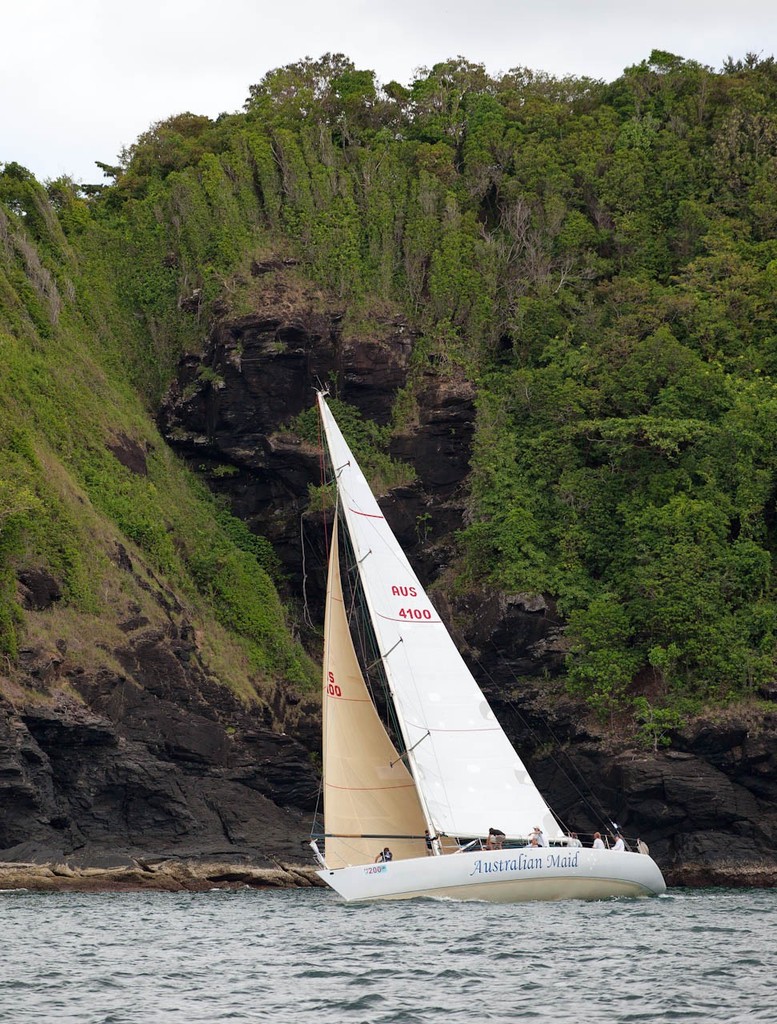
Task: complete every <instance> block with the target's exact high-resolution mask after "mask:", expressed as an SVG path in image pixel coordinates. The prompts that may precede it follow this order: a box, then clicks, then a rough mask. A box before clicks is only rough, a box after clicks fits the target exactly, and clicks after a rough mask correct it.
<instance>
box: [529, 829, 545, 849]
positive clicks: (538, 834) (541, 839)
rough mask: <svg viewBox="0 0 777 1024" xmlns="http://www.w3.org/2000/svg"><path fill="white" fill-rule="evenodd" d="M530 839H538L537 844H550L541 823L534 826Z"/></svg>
mask: <svg viewBox="0 0 777 1024" xmlns="http://www.w3.org/2000/svg"><path fill="white" fill-rule="evenodd" d="M529 839H536V840H537V846H547V845H548V840H547V838H546V836H545V833H544V832H543V831H542V829H541V828H540V827H539V825H535V826H534V828H533V829H532V833H531V835H530V836H529Z"/></svg>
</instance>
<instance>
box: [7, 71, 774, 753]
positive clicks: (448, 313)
mask: <svg viewBox="0 0 777 1024" xmlns="http://www.w3.org/2000/svg"><path fill="white" fill-rule="evenodd" d="M103 169H104V170H105V171H106V173H107V174H108V176H109V178H110V183H109V184H107V185H106V186H104V187H102V188H97V187H87V188H79V187H78V186H76V185H74V184H73V183H72V182H68V181H66V180H60V181H57V182H51V183H48V186H47V188H46V189H45V190H44V189H43V188H42V187H41V186H40V185H38V184H37V183H36V182H35V181H34V180H33V179H31V177H30V176H29V174H27V172H26V171H25V170H24V169H23V168H20V167H19V166H18V165H15V164H7V165H5V168H4V169H3V170H2V173H0V331H1V332H2V334H0V346H2V359H3V364H4V367H6V368H10V369H9V372H7V373H6V374H5V375H4V376H3V380H2V383H0V408H2V410H3V418H2V423H3V424H4V425H3V427H2V430H3V435H2V441H3V454H2V461H1V462H0V564H2V565H3V566H4V568H3V569H2V572H0V636H1V637H2V639H1V640H0V643H2V651H3V652H5V653H6V654H7V655H8V656H9V657H13V655H14V652H15V650H16V645H17V643H18V639H17V637H18V629H19V621H18V613H17V610H16V605H15V602H14V600H13V598H12V591H13V574H12V571H11V570H12V568H13V567H14V566H16V565H18V564H20V560H21V561H24V560H25V559H26V560H29V559H30V558H32V559H33V560H35V559H38V560H41V561H43V562H45V563H46V564H48V565H50V566H52V569H53V570H56V574H57V575H58V578H60V579H61V580H62V583H63V586H64V588H65V591H66V594H67V600H69V601H73V602H75V603H80V604H81V605H82V606H83V607H84V608H89V607H91V606H92V605H94V602H98V600H99V598H98V595H97V594H96V593H95V591H94V587H93V585H92V584H91V581H92V580H93V578H94V576H93V573H92V571H91V568H90V567H89V566H88V565H87V560H88V556H87V555H86V554H85V551H86V549H87V548H86V547H85V546H84V539H83V537H82V536H81V534H80V533H79V530H80V529H81V526H80V523H79V516H78V508H77V507H76V504H74V503H73V501H72V500H71V498H68V496H67V495H63V491H62V486H61V485H59V486H58V485H57V483H56V480H57V474H52V473H51V471H50V466H51V460H55V461H56V463H57V464H58V465H59V466H61V467H62V468H61V473H62V474H65V475H66V477H67V480H68V481H69V484H68V486H69V487H70V488H71V491H72V493H76V491H82V492H83V494H84V495H85V496H86V498H87V500H88V501H89V502H91V503H92V505H93V506H94V508H95V509H97V510H98V511H99V513H100V514H101V515H102V516H104V517H105V518H106V520H107V521H109V522H110V523H111V524H113V527H114V528H115V529H116V531H119V532H120V533H121V535H122V536H124V537H126V538H129V539H130V540H131V541H132V542H133V543H134V544H135V545H136V546H137V547H138V548H139V549H140V550H142V552H143V553H144V557H146V558H147V559H148V560H149V563H150V564H152V565H153V566H155V567H156V568H157V569H158V570H159V571H160V572H164V573H165V574H169V576H170V578H171V579H173V580H175V581H176V583H177V585H180V586H182V587H184V588H185V587H187V586H188V587H189V588H190V590H191V592H192V593H193V594H197V595H199V597H200V598H201V599H202V600H206V601H207V602H211V605H212V608H213V609H215V615H216V617H217V618H218V619H219V621H221V622H222V623H223V624H224V626H225V627H226V628H229V629H230V630H232V631H233V632H235V633H236V634H237V635H239V636H240V637H241V638H242V640H243V641H244V642H245V643H248V644H253V645H254V646H253V648H252V650H253V652H254V654H253V659H254V663H255V664H256V665H257V666H258V667H259V669H260V670H261V671H269V672H272V671H278V672H281V671H282V672H286V673H289V674H290V675H291V676H298V675H299V673H300V672H301V671H302V669H301V668H300V664H301V662H299V661H298V654H297V653H295V651H296V649H294V648H293V647H292V646H287V645H286V644H285V641H284V642H283V643H281V641H280V640H279V634H278V632H277V630H276V629H275V627H274V626H273V625H272V623H275V624H277V623H279V622H280V621H281V620H282V617H283V613H282V610H281V609H280V606H279V605H276V604H275V603H274V598H273V597H272V594H273V593H274V591H272V590H271V583H270V582H269V578H268V577H267V575H266V573H267V570H268V569H270V571H272V569H271V566H270V565H269V563H268V562H267V559H266V555H267V552H266V550H265V549H262V550H258V549H257V550H252V549H251V548H250V545H248V546H247V545H246V543H245V538H243V539H242V540H241V538H240V537H239V536H237V534H236V533H235V531H234V530H230V529H227V528H225V526H224V523H223V521H220V520H219V517H218V514H217V512H216V511H214V510H215V506H214V505H213V504H212V502H210V499H208V498H207V497H206V495H205V494H204V493H203V492H202V491H201V490H200V489H198V487H197V486H196V484H195V483H194V482H193V481H191V480H188V478H187V479H186V481H185V482H184V478H185V474H183V473H182V471H181V470H180V468H179V467H177V466H175V465H174V463H173V460H171V459H170V457H169V456H168V455H166V454H163V453H162V450H161V446H160V443H159V441H158V439H157V438H156V436H155V434H154V432H153V428H152V427H151V426H150V421H149V420H148V419H147V418H146V417H145V414H144V411H143V403H145V408H147V409H151V410H153V408H154V406H155V403H156V402H157V401H158V398H159V396H160V394H161V393H162V391H163V389H164V387H165V385H166V383H167V381H168V380H169V378H170V375H171V373H172V371H173V368H174V365H175V360H176V359H177V356H178V354H179V353H180V352H181V351H182V350H183V349H185V348H187V347H196V346H197V345H198V344H199V339H200V338H201V335H202V332H203V330H204V329H205V327H206V325H207V318H208V316H209V314H210V312H211V310H212V308H213V303H214V302H216V301H217V300H218V301H219V302H222V303H223V302H224V301H227V302H228V303H229V304H230V305H231V308H232V309H236V310H242V309H245V308H247V306H248V305H250V303H249V297H250V285H249V284H246V282H248V281H250V274H249V267H250V263H251V260H252V259H254V258H258V257H261V256H262V255H265V254H267V253H272V252H275V253H283V254H287V253H292V254H293V255H294V256H295V257H296V258H297V259H298V260H299V261H300V262H301V264H302V268H303V270H304V272H305V273H306V274H307V275H308V276H309V277H310V278H311V279H312V280H314V281H315V282H316V283H317V284H318V285H319V286H320V287H321V288H324V289H326V290H327V291H328V293H329V294H330V295H332V296H334V297H336V298H337V300H338V301H339V302H340V304H341V305H342V307H343V308H344V309H345V310H346V326H347V323H348V321H349V319H350V321H351V322H358V323H359V324H369V323H370V320H371V317H376V316H377V311H378V310H385V309H387V308H391V309H399V310H401V311H402V313H403V315H404V316H406V317H408V318H409V319H410V320H411V321H412V322H413V324H414V327H415V328H416V329H417V331H418V332H419V335H420V340H419V341H418V342H417V344H416V346H415V352H414V366H415V373H417V374H418V375H419V376H420V375H421V374H422V373H424V372H428V371H433V372H437V373H443V374H444V373H456V374H466V375H469V376H470V378H471V379H473V380H474V381H475V382H476V383H477V387H478V415H477V424H476V438H475V451H474V456H473V461H472V468H473V474H472V495H471V509H470V518H469V525H468V527H467V529H466V530H465V531H464V533H463V535H462V536H461V538H460V553H461V558H460V566H459V568H460V572H461V577H462V579H464V580H469V579H476V580H479V581H481V582H486V583H491V584H495V585H498V586H502V587H505V588H508V589H521V590H526V589H530V588H535V589H537V590H542V591H544V592H546V593H549V594H551V595H552V596H553V597H554V598H555V599H556V601H557V602H558V606H559V608H560V609H561V611H562V612H563V613H564V615H565V616H566V618H567V621H568V624H569V630H568V631H569V636H570V638H571V641H572V650H571V653H570V658H569V676H568V678H569V685H570V687H572V688H573V689H574V690H575V691H577V692H580V693H583V694H585V695H586V697H587V698H588V699H589V700H590V702H591V704H592V705H593V706H594V707H595V708H597V709H598V710H599V711H600V712H601V713H602V714H608V713H611V712H613V711H614V710H618V709H622V708H628V707H632V709H633V710H634V712H635V714H636V716H637V725H639V728H640V729H642V731H643V734H644V736H645V737H646V739H647V740H648V741H649V742H652V743H655V744H659V743H660V742H662V737H663V736H664V734H665V732H666V730H667V728H669V727H670V725H671V723H672V722H673V721H674V720H675V719H674V718H673V717H672V716H673V715H674V714H676V713H680V712H681V711H683V710H686V709H687V708H688V707H689V706H690V705H689V704H688V702H689V701H690V702H697V704H698V702H722V701H727V700H730V699H733V698H737V697H742V696H748V695H751V694H753V693H754V691H755V690H756V689H757V688H758V686H759V685H761V684H762V683H764V682H765V681H769V680H772V679H773V678H774V674H775V654H776V647H777V592H776V591H775V573H774V558H775V551H776V550H777V534H776V530H777V512H776V510H775V498H776V496H777V415H776V414H777V384H776V381H775V375H777V315H776V314H777V184H775V182H776V181H777V176H776V175H775V170H776V169H777V63H775V61H774V60H773V58H771V57H769V58H767V59H760V58H756V57H753V56H748V57H746V58H745V59H744V60H742V61H731V60H729V61H728V62H727V63H726V65H725V67H724V68H723V69H722V70H721V71H719V72H714V71H713V70H712V69H710V68H707V67H703V66H701V65H699V64H697V63H695V62H693V61H686V60H683V59H682V58H680V57H677V56H675V55H673V54H670V53H666V52H663V51H653V53H651V54H650V56H649V58H648V59H646V60H645V61H643V62H642V63H640V64H638V65H635V66H633V67H630V68H627V69H626V70H625V71H624V73H623V75H622V76H621V77H620V78H619V79H618V80H617V81H615V82H613V83H610V84H607V83H602V82H595V81H590V80H586V79H573V78H563V79H557V78H553V77H550V76H547V75H543V74H537V73H533V72H531V71H529V70H528V69H524V68H516V69H513V70H511V71H509V72H508V73H506V74H504V75H502V76H500V77H497V78H494V77H491V76H489V75H488V74H487V73H486V71H485V69H484V68H483V67H482V66H481V65H478V64H472V63H469V62H467V61H464V60H462V59H457V60H452V61H447V62H444V63H441V64H438V65H435V66H434V67H433V68H431V69H427V70H424V71H422V72H420V73H419V74H418V76H417V78H416V79H415V81H413V82H412V83H410V85H409V86H407V87H405V86H402V85H400V84H399V83H396V82H391V83H388V84H387V85H386V86H384V87H382V88H381V87H380V86H379V84H378V83H377V82H376V80H375V76H374V74H373V73H372V72H370V71H365V70H362V69H358V68H356V67H355V66H354V65H353V64H352V62H350V61H349V60H347V58H345V57H343V56H342V55H331V54H328V55H326V56H324V57H323V58H321V60H319V61H303V62H300V63H298V64H295V65H291V66H289V67H286V68H280V69H277V70H275V71H273V72H270V73H269V74H268V75H266V76H265V77H264V78H263V79H262V81H261V82H259V83H258V84H256V85H254V86H252V87H251V89H250V95H249V97H248V100H247V102H246V107H245V113H244V114H241V115H234V116H229V117H226V116H225V117H222V118H219V119H218V120H217V121H210V120H208V119H207V118H203V117H198V116H195V115H192V114H182V115H180V116H178V117H175V118H171V119H170V120H168V121H166V122H162V123H161V124H158V125H155V126H153V127H152V128H151V129H150V130H149V132H147V133H146V134H145V135H143V136H142V137H141V138H140V139H138V141H137V142H136V144H135V145H134V146H132V147H131V148H130V150H129V151H128V152H127V153H126V154H124V157H123V159H122V162H121V164H120V166H118V167H113V168H107V167H104V168H103ZM195 293H196V294H197V296H198V299H197V303H196V311H195V312H191V311H189V312H187V311H186V310H187V309H189V310H191V304H190V303H187V302H186V300H187V299H189V298H190V297H191V296H192V295H193V294H195ZM182 303H183V305H182ZM138 396H140V397H138ZM413 404H414V403H413V398H412V382H411V387H410V388H409V389H408V390H407V391H406V392H405V393H404V394H403V395H402V409H408V410H411V409H412V408H413ZM109 409H110V415H109V412H108V410H109ZM297 426H298V428H299V429H300V430H303V431H304V430H305V429H306V422H305V418H304V417H303V418H302V419H301V421H300V423H299V424H298V425H297ZM308 426H309V424H308ZM349 429H350V430H351V431H352V433H351V434H349V436H351V439H352V440H353V443H354V445H355V446H357V447H358V445H359V444H360V443H361V444H363V446H364V448H365V451H369V453H371V454H370V457H375V458H377V456H376V454H375V453H379V452H380V451H381V450H383V449H384V448H385V437H383V436H382V435H381V436H378V434H376V433H375V431H373V429H372V427H371V426H370V425H369V424H364V423H360V424H357V423H353V424H350V426H349ZM117 431H122V432H124V433H125V434H127V435H128V436H130V437H133V438H135V439H136V440H138V441H140V442H141V443H144V444H153V445H154V452H155V455H154V457H153V458H150V459H149V476H148V478H136V477H134V476H133V475H132V474H130V473H129V472H128V471H126V470H124V468H123V467H121V466H120V465H118V463H116V461H115V459H114V458H113V456H112V455H110V454H109V453H107V451H106V448H105V440H106V439H107V438H109V437H110V436H111V435H112V434H113V435H115V433H116V432H117ZM371 432H372V433H371ZM311 439H313V438H312V437H311ZM383 458H384V460H385V456H384V457H383ZM372 472H373V473H375V474H376V475H377V476H378V477H381V475H382V476H383V478H384V479H385V481H386V483H390V482H392V481H395V480H396V477H395V476H392V474H395V473H396V472H397V470H396V467H394V466H393V465H392V464H391V463H390V462H388V461H384V462H383V463H381V464H377V463H376V464H375V465H374V466H372ZM167 474H173V476H174V477H175V479H177V480H180V481H181V482H180V484H179V486H180V488H181V490H180V491H179V492H178V493H179V496H180V495H184V494H185V495H186V496H187V497H186V498H185V499H184V498H181V500H180V502H179V501H176V502H175V503H173V502H171V501H170V500H169V499H168V496H167V495H166V494H165V497H164V499H163V498H162V497H160V494H161V491H162V490H163V489H164V488H166V487H167V486H168V484H167V479H168V476H167ZM195 510H196V511H195ZM184 516H189V517H194V518H192V519H190V520H189V521H188V522H185V521H184ZM198 517H199V518H198ZM195 520H196V521H197V524H198V525H197V526H195V525H194V522H195ZM87 547H88V546H87ZM248 592H252V593H253V594H255V595H261V597H260V598H259V599H258V600H257V601H256V602H255V603H254V602H252V601H249V600H247V599H246V597H245V595H246V593H248ZM90 602H92V605H90ZM278 644H281V647H282V648H283V650H280V649H279V648H278ZM648 681H649V683H648ZM648 687H649V698H648V696H647V695H646V694H647V690H648ZM684 702H685V703H684ZM697 704H695V705H694V706H697Z"/></svg>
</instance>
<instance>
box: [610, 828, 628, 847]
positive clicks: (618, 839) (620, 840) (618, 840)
mask: <svg viewBox="0 0 777 1024" xmlns="http://www.w3.org/2000/svg"><path fill="white" fill-rule="evenodd" d="M625 849H626V844H625V843H624V842H623V836H622V835H620V834H619V833H618V832H616V833H615V845H614V846H613V850H625Z"/></svg>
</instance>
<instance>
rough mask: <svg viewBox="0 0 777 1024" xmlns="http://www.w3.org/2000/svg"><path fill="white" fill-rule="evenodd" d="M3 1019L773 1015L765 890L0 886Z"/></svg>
mask: <svg viewBox="0 0 777 1024" xmlns="http://www.w3.org/2000/svg"><path fill="white" fill-rule="evenodd" d="M0 928H1V930H0V943H2V949H0V1021H3V1022H4V1024H5V1022H8V1024H32V1022H35V1024H42V1022H43V1024H48V1022H57V1024H71V1022H77V1024H156V1022H159V1024H172V1022H176V1024H177V1022H179V1021H180V1022H192V1024H195V1022H208V1024H220V1022H222V1021H224V1022H227V1021H257V1022H264V1021H273V1022H275V1024H296V1022H298V1021H305V1022H311V1024H313V1022H315V1024H341V1022H343V1024H346V1022H348V1024H350V1022H353V1024H361V1022H368V1024H460V1022H461V1024H463V1022H467V1024H470V1022H483V1021H496V1022H505V1024H508V1022H509V1024H517V1022H520V1021H527V1022H529V1021H530V1022H551V1021H552V1022H554V1024H558V1022H561V1021H574V1022H582V1024H588V1022H594V1021H598V1020H602V1021H608V1022H611V1024H613V1022H616V1024H620V1022H643V1021H644V1022H649V1024H661V1022H663V1021H667V1022H668V1021H672V1022H678V1021H682V1022H686V1021H704V1022H705V1024H710V1022H721V1024H723V1022H725V1024H738V1022H740V1021H741V1022H745V1021H748V1022H750V1021H753V1022H755V1021H768V1022H770V1024H773V1022H775V1021H777V995H775V987H774V982H775V969H776V968H777V953H776V952H775V950H776V949H777V892H775V891H753V890H720V889H718V890H701V891H698V890H697V891H695V892H694V891H691V892H689V891H685V890H675V891H672V892H670V893H669V894H668V895H667V896H664V897H661V898H659V899H651V900H609V901H605V902H601V903H578V902H569V903H529V904H523V905H518V906H496V905H491V904H484V903H453V902H438V901H432V900H426V901H412V902H409V903H384V904H367V905H362V906H345V905H344V904H342V903H340V902H339V900H338V899H337V897H336V896H334V894H330V893H329V892H328V891H324V890H318V889H316V890H295V891H286V892H255V891H250V890H246V891H241V892H211V893H197V894H195V893H186V894H169V893H116V894H73V893H67V894H63V893H57V894H54V893H46V894H33V893H4V894H0Z"/></svg>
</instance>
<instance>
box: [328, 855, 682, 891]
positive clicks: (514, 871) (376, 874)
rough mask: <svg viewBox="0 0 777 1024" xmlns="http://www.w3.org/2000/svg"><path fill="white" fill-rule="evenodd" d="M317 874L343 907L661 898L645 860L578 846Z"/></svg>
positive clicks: (658, 878) (655, 873)
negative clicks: (420, 901) (424, 900)
mask: <svg viewBox="0 0 777 1024" xmlns="http://www.w3.org/2000/svg"><path fill="white" fill-rule="evenodd" d="M318 874H319V875H320V877H321V878H323V880H324V881H325V882H326V883H327V885H329V886H331V887H332V888H333V889H334V890H335V891H336V892H337V893H338V894H339V895H340V896H342V898H343V899H344V900H346V901H348V902H353V901H358V900H407V899H414V898H418V897H438V898H447V899H455V900H486V901H488V902H491V903H521V902H524V901H527V900H565V899H581V900H599V899H606V898H607V897H611V896H658V895H660V894H661V893H663V892H665V891H666V883H665V882H664V879H663V876H662V874H661V872H660V870H659V869H658V866H657V864H656V863H655V861H654V860H653V859H652V858H651V857H648V856H645V855H644V854H640V853H627V852H623V853H621V852H614V851H612V850H591V849H588V848H581V847H577V848H575V847H551V848H548V849H532V850H529V849H527V848H522V849H517V850H511V849H508V850H492V851H477V852H470V853H454V854H449V855H447V856H443V857H425V858H418V857H417V858H413V859H410V860H398V861H391V862H390V863H388V864H362V865H357V866H354V867H347V868H336V869H333V870H329V869H323V870H321V871H319V872H318Z"/></svg>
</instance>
